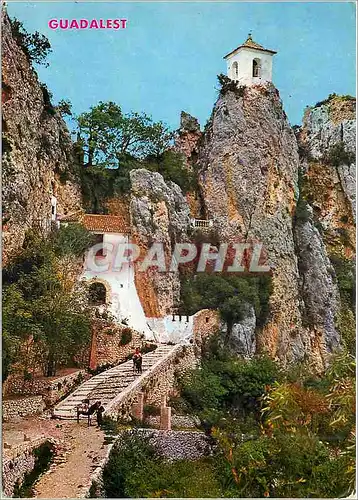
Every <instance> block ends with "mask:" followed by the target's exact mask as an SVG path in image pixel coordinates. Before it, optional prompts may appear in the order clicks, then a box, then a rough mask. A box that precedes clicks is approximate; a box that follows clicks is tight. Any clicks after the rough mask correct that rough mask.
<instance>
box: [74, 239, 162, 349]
mask: <svg viewBox="0 0 358 500" xmlns="http://www.w3.org/2000/svg"><path fill="white" fill-rule="evenodd" d="M128 241H129V240H128V236H126V235H121V234H113V233H105V235H104V240H103V242H104V244H106V243H112V244H113V245H114V246H116V245H117V244H119V243H128ZM109 261H110V262H111V265H110V268H109V270H107V271H104V272H98V271H94V270H91V269H88V268H87V269H85V271H84V272H83V274H82V279H85V280H92V279H99V281H101V280H104V281H106V282H107V283H108V285H109V287H110V297H109V311H110V312H111V313H112V314H113V315H114V316H115V318H116V320H117V321H118V322H120V321H121V320H122V319H125V318H127V320H128V326H130V327H132V328H134V329H135V330H137V331H138V332H140V333H143V334H144V336H145V338H146V339H147V340H155V339H154V335H153V332H152V331H151V329H150V327H149V326H148V324H147V321H146V317H145V314H144V310H143V307H142V304H141V302H140V299H139V296H138V293H137V289H136V286H135V282H134V266H133V264H131V263H125V264H123V265H122V268H121V270H120V271H118V270H116V269H113V268H112V267H113V256H112V258H111V256H110V255H107V256H106V257H105V259H96V262H98V263H100V262H102V263H105V262H106V263H107V262H109ZM85 262H87V256H86V261H85ZM85 266H86V264H85Z"/></svg>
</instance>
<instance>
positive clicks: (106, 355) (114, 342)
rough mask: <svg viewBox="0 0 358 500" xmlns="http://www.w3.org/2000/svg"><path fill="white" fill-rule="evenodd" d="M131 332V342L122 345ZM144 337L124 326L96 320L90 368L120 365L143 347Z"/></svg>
mask: <svg viewBox="0 0 358 500" xmlns="http://www.w3.org/2000/svg"><path fill="white" fill-rule="evenodd" d="M129 332H130V335H131V340H130V341H129V342H128V343H126V344H122V342H123V336H124V335H127V334H128V333H129ZM142 337H143V336H142V335H141V334H140V333H138V332H137V331H135V330H133V329H131V328H129V327H128V326H124V325H116V324H113V323H110V322H107V321H103V320H95V321H94V322H93V326H92V343H91V353H90V368H92V369H95V368H97V366H100V365H104V364H107V363H111V364H118V363H121V362H123V361H125V359H126V357H127V356H128V354H131V353H133V351H134V350H135V348H136V347H139V348H141V347H143V344H144V343H145V342H144V340H143V338H142Z"/></svg>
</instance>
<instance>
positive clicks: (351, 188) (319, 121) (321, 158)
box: [298, 95, 356, 258]
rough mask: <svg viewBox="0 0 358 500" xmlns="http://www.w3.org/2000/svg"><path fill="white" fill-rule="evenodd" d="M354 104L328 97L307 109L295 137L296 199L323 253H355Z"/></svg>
mask: <svg viewBox="0 0 358 500" xmlns="http://www.w3.org/2000/svg"><path fill="white" fill-rule="evenodd" d="M355 104H356V103H355V99H354V98H349V97H348V96H336V95H332V96H330V97H329V98H328V99H326V101H323V102H322V103H317V105H316V106H315V107H313V108H308V109H307V110H306V112H305V115H304V119H303V126H302V129H301V130H300V132H299V134H298V139H299V144H300V156H301V163H302V183H301V184H302V186H301V190H302V194H303V196H304V198H305V199H306V201H307V202H308V203H309V204H310V205H311V206H312V208H313V216H314V219H315V220H316V221H317V222H318V223H319V225H320V227H321V229H322V234H323V237H324V241H325V243H326V245H327V247H328V251H329V253H335V254H339V255H341V256H344V257H348V258H350V257H352V256H353V254H354V249H355V225H354V223H355V212H356V206H355V205H356V200H355V191H356V176H355V144H356V121H355Z"/></svg>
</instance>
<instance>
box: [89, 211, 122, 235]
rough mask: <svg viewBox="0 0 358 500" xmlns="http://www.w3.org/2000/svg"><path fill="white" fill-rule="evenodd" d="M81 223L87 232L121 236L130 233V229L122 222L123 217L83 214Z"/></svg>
mask: <svg viewBox="0 0 358 500" xmlns="http://www.w3.org/2000/svg"><path fill="white" fill-rule="evenodd" d="M81 222H82V224H83V225H84V226H85V228H86V229H88V231H93V232H100V233H122V234H123V233H125V234H126V233H129V232H130V228H129V226H128V224H126V222H125V221H124V220H123V217H118V216H117V215H95V214H84V216H83V218H82V220H81Z"/></svg>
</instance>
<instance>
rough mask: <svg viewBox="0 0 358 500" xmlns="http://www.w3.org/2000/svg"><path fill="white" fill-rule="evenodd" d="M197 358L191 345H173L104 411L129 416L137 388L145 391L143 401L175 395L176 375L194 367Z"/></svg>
mask: <svg viewBox="0 0 358 500" xmlns="http://www.w3.org/2000/svg"><path fill="white" fill-rule="evenodd" d="M196 363H197V358H196V357H195V355H194V349H193V347H192V346H183V345H177V346H173V350H172V351H170V352H169V353H168V354H167V356H166V357H164V358H162V359H160V360H159V361H158V362H157V363H156V364H154V365H153V366H152V368H151V369H150V370H148V372H146V373H144V374H143V376H142V377H140V378H138V379H137V380H136V381H135V382H134V383H133V384H131V385H130V386H129V387H128V388H126V389H125V390H124V391H122V392H121V393H120V394H119V395H118V396H117V397H116V398H114V399H113V401H112V402H111V403H110V404H109V405H108V406H107V408H106V411H105V415H106V416H109V417H111V418H114V419H120V420H129V419H130V418H131V411H132V406H133V404H135V403H136V402H137V396H138V393H139V392H144V394H145V404H155V405H158V406H159V405H160V403H161V400H162V397H163V396H166V397H168V396H171V395H175V386H176V380H175V379H176V377H177V375H179V374H180V373H183V372H184V371H186V370H188V369H190V368H193V367H195V365H196Z"/></svg>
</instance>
